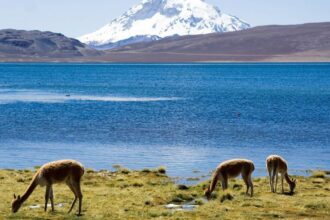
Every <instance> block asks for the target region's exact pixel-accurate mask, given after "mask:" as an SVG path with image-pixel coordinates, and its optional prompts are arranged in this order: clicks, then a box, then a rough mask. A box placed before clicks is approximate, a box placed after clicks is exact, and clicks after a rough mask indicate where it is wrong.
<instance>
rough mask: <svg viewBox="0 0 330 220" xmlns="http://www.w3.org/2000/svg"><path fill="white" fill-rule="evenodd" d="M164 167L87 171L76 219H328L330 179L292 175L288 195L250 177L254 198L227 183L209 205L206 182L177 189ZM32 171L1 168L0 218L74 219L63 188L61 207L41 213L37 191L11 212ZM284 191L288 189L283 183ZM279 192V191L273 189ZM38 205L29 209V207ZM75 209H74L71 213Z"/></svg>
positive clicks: (238, 183)
mask: <svg viewBox="0 0 330 220" xmlns="http://www.w3.org/2000/svg"><path fill="white" fill-rule="evenodd" d="M164 171H165V169H164V168H161V169H154V170H147V169H145V170H142V171H131V170H128V169H125V168H122V167H118V171H117V172H109V171H98V172H95V171H93V170H90V169H89V170H86V173H85V175H84V178H83V182H82V190H83V194H84V198H83V214H84V215H83V217H79V219H92V220H93V219H278V218H283V219H327V218H328V219H329V216H330V211H329V210H330V179H329V176H327V175H320V173H317V175H314V176H311V177H296V178H297V189H296V193H295V194H294V195H293V196H290V195H286V194H284V195H283V194H280V193H277V194H273V193H270V192H269V183H268V179H266V178H255V179H254V181H253V182H254V185H255V196H254V197H252V198H250V197H248V196H246V195H245V185H244V183H243V182H242V180H240V179H237V180H232V181H231V182H230V183H229V187H230V189H229V190H227V191H226V192H222V191H221V190H220V189H219V188H218V189H217V191H216V192H215V193H214V195H213V198H212V200H211V201H209V202H206V201H205V200H204V198H203V196H202V195H203V190H204V188H205V187H206V185H207V184H208V182H203V183H200V184H198V185H194V186H190V187H189V188H188V189H186V187H182V186H180V187H178V186H177V185H175V184H174V183H173V181H172V180H171V179H170V178H169V177H167V176H166V175H165V174H164ZM33 173H34V171H30V170H21V171H16V170H0V199H1V201H0V219H3V218H4V219H78V217H76V216H75V214H74V212H73V213H71V214H67V211H68V209H69V204H70V203H71V201H72V199H73V195H72V193H71V192H70V190H69V189H68V187H67V186H65V185H54V193H55V203H56V204H59V203H61V204H63V207H56V211H55V212H54V213H52V212H51V211H50V209H49V210H48V211H47V212H46V213H45V212H44V211H43V203H44V191H45V189H44V188H41V187H38V188H37V189H36V191H35V192H34V193H33V194H32V195H31V197H30V198H29V199H28V200H27V201H26V203H24V204H23V206H22V208H21V209H20V210H19V212H18V213H16V214H12V213H11V210H10V209H11V205H10V203H11V200H12V198H13V193H16V194H22V193H23V192H24V191H25V189H26V187H27V186H28V184H29V182H30V180H31V178H32V176H33ZM314 174H315V173H314ZM285 187H286V191H288V186H287V185H285ZM278 191H279V192H280V187H278ZM189 201H190V202H191V204H197V205H199V206H198V207H197V208H196V209H194V210H193V211H176V210H169V209H166V208H165V207H164V206H165V205H167V204H169V203H175V204H185V203H188V202H189ZM32 205H40V206H41V207H40V208H37V209H32V208H30V206H32ZM74 210H75V211H76V210H77V207H75V209H74Z"/></svg>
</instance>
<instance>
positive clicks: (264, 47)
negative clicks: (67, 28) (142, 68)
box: [108, 22, 330, 61]
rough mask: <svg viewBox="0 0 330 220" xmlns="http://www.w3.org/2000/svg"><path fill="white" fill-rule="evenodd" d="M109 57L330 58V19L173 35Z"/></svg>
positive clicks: (136, 58)
mask: <svg viewBox="0 0 330 220" xmlns="http://www.w3.org/2000/svg"><path fill="white" fill-rule="evenodd" d="M143 54H144V55H143ZM108 56H109V59H110V58H111V59H113V60H117V59H118V61H120V60H122V59H125V60H127V61H139V60H140V59H144V60H150V61H151V60H154V61H160V60H162V61H165V60H167V61H185V60H192V61H213V60H214V61H216V60H229V61H230V60H234V61H235V60H242V61H250V60H251V61H253V60H256V61H259V60H264V59H267V60H269V59H275V60H276V59H283V58H284V57H291V58H294V57H296V59H297V60H300V59H301V60H305V59H306V58H307V59H306V60H308V59H311V60H323V59H324V60H330V22H325V23H311V24H301V25H271V26H260V27H255V28H250V29H247V30H242V31H236V32H230V33H221V34H220V33H214V34H205V35H196V36H182V37H172V38H166V39H162V40H159V41H155V42H148V43H139V44H133V45H128V46H124V47H121V48H118V49H114V50H111V51H110V53H108ZM123 57H125V58H123ZM142 57H143V58H142ZM147 57H149V58H147ZM291 58H290V59H289V60H292V59H291ZM293 60H295V59H293ZM284 61H285V60H284Z"/></svg>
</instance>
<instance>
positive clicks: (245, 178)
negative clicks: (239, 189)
mask: <svg viewBox="0 0 330 220" xmlns="http://www.w3.org/2000/svg"><path fill="white" fill-rule="evenodd" d="M242 178H243V180H244V183H245V185H246V192H245V194H246V195H247V194H248V193H249V188H250V184H249V180H248V175H247V174H245V173H242Z"/></svg>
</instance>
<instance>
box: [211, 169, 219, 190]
mask: <svg viewBox="0 0 330 220" xmlns="http://www.w3.org/2000/svg"><path fill="white" fill-rule="evenodd" d="M218 177H219V175H218V173H217V172H216V173H214V176H213V178H212V182H211V186H210V191H211V192H213V191H214V189H215V187H216V186H217V182H218Z"/></svg>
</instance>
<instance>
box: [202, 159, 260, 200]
mask: <svg viewBox="0 0 330 220" xmlns="http://www.w3.org/2000/svg"><path fill="white" fill-rule="evenodd" d="M253 171H254V164H253V162H252V161H251V160H245V159H233V160H228V161H225V162H223V163H221V164H220V165H219V166H218V167H217V169H216V171H215V173H214V174H213V178H212V182H211V185H210V186H209V187H208V188H207V189H206V190H205V196H206V197H207V198H208V199H210V198H211V193H212V192H213V191H214V189H215V187H216V185H217V182H218V181H219V180H220V181H221V185H222V189H223V190H226V189H227V188H228V179H230V178H235V177H237V176H238V175H240V174H242V178H243V180H244V182H245V185H246V194H248V192H249V188H250V189H251V194H250V195H251V197H252V196H253V183H252V178H251V176H252V172H253Z"/></svg>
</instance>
